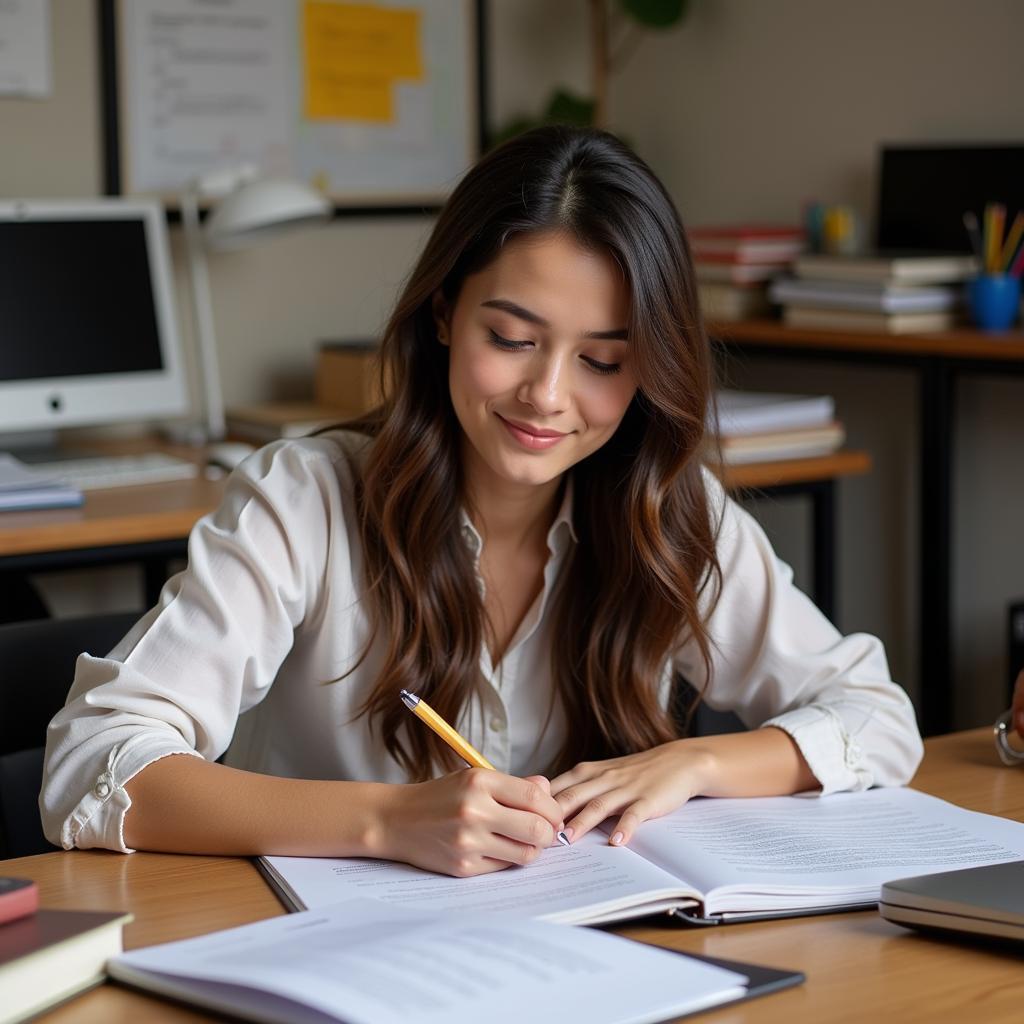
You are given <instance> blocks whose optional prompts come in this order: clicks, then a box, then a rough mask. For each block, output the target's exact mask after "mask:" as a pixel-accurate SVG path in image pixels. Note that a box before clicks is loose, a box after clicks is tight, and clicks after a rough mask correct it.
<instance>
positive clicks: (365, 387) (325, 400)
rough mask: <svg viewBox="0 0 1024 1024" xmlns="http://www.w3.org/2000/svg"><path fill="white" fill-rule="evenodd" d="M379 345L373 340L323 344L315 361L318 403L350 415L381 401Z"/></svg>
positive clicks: (326, 342) (363, 410)
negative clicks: (378, 360)
mask: <svg viewBox="0 0 1024 1024" xmlns="http://www.w3.org/2000/svg"><path fill="white" fill-rule="evenodd" d="M377 354H378V349H377V345H376V344H375V343H374V342H371V341H323V342H321V343H320V345H319V349H318V352H317V362H316V381H315V385H314V387H315V391H316V404H317V405H320V406H325V407H328V408H332V409H342V410H344V411H345V412H346V413H348V414H349V415H353V416H355V415H359V414H360V413H363V412H367V411H368V410H369V409H372V408H373V407H374V406H375V405H378V404H379V403H380V400H381V392H380V377H379V370H378V362H377Z"/></svg>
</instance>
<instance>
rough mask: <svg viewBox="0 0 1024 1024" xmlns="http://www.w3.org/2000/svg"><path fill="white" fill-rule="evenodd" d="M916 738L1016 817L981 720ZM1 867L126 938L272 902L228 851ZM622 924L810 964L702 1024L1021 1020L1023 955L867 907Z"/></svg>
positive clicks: (67, 1015)
mask: <svg viewBox="0 0 1024 1024" xmlns="http://www.w3.org/2000/svg"><path fill="white" fill-rule="evenodd" d="M926 748H927V754H926V758H925V763H924V765H923V766H922V768H921V770H920V772H919V773H918V775H917V777H916V779H915V780H914V785H915V786H916V787H917V788H918V789H921V790H924V791H925V792H928V793H933V794H935V795H936V796H942V797H945V798H946V799H949V800H952V801H953V802H955V803H959V804H962V805H964V806H967V807H971V808H974V809H976V810H980V811H987V812H989V813H993V814H1001V815H1004V816H1006V817H1010V818H1015V819H1017V820H1024V769H1011V768H1003V767H1002V766H1000V765H999V763H998V761H997V759H996V756H995V752H994V750H993V747H992V741H991V733H990V731H989V730H987V729H976V730H973V731H971V732H965V733H957V734H954V735H951V736H943V737H938V738H936V739H932V740H929V741H928V742H927V744H926ZM0 868H2V870H3V873H4V874H7V875H16V876H18V875H20V876H22V877H30V878H34V879H36V881H37V882H38V883H39V887H40V892H41V896H42V902H43V905H44V906H50V907H67V908H78V909H125V910H130V911H131V912H132V913H133V914H134V915H135V921H134V923H133V924H131V925H129V926H128V928H127V929H126V931H125V944H126V946H127V947H129V948H134V947H136V946H142V945H149V944H152V943H156V942H164V941H170V940H173V939H179V938H186V937H188V936H192V935H199V934H202V933H204V932H209V931H212V930H215V929H218V928H228V927H232V926H234V925H240V924H245V923H248V922H250V921H257V920H261V919H262V918H266V917H272V916H275V915H277V914H280V913H282V909H281V906H280V905H279V904H278V902H277V900H276V899H275V897H274V896H273V895H272V894H271V892H270V890H269V889H268V888H267V886H266V884H265V883H264V882H263V880H262V878H261V877H260V875H259V873H258V872H257V871H256V869H255V868H254V867H253V865H252V863H251V862H249V861H247V860H242V859H236V858H217V857H185V856H176V855H167V854H151V853H137V854H134V855H132V856H130V857H125V856H122V855H120V854H113V853H106V852H101V851H74V852H71V853H48V854H43V855H42V856H38V857H24V858H22V859H20V860H9V861H4V862H2V864H0ZM619 930H620V931H621V933H622V934H624V935H627V936H629V937H630V938H634V939H639V940H641V941H645V942H651V943H655V944H657V945H662V946H667V947H670V948H672V949H678V950H684V951H690V952H695V953H706V954H708V955H711V956H719V957H727V958H730V959H736V960H747V961H752V962H755V963H757V962H760V963H764V964H766V965H771V966H776V967H785V968H794V969H799V970H802V971H804V972H805V973H806V974H807V982H806V983H805V984H804V985H802V986H800V987H799V988H796V989H792V990H789V991H787V992H782V993H778V994H777V995H772V996H767V997H764V998H762V999H757V1000H754V1001H753V1002H750V1003H746V1004H743V1005H740V1006H735V1007H730V1008H728V1009H724V1010H720V1011H718V1012H714V1013H709V1014H707V1015H705V1016H702V1017H701V1018H700V1019H701V1020H707V1021H709V1022H719V1024H724V1022H728V1024H739V1022H741V1021H757V1022H761V1024H774V1022H778V1024H791V1022H792V1021H850V1022H853V1021H857V1022H860V1021H865V1020H868V1021H871V1020H876V1021H896V1020H910V1019H914V1020H928V1021H929V1022H938V1021H957V1022H960V1021H964V1020H984V1021H986V1022H992V1024H997V1022H1006V1024H1010V1022H1011V1021H1012V1022H1015V1024H1019V1022H1020V1020H1021V1019H1022V1018H1024V970H1022V969H1021V960H1020V957H1019V955H1014V954H1012V953H1009V952H1003V951H1000V950H998V949H994V948H985V947H983V946H971V945H966V944H963V945H961V944H956V943H952V942H945V941H941V940H937V939H930V938H924V937H921V936H917V935H914V934H912V933H910V932H907V931H904V930H903V929H901V928H899V927H897V926H896V925H891V924H888V923H887V922H885V921H883V920H882V919H881V918H880V917H879V916H878V915H877V914H876V913H875V912H874V911H864V912H858V913H852V914H829V915H823V916H820V917H811V918H798V919H793V920H788V921H763V922H757V923H749V924H738V925H730V926H720V927H714V928H697V929H683V928H679V927H675V926H667V925H666V926H664V927H661V926H651V925H649V924H644V925H632V926H628V927H623V928H621V929H619ZM209 1019H211V1018H209V1017H207V1016H205V1015H203V1014H201V1013H198V1012H193V1011H191V1010H188V1009H186V1008H184V1007H179V1006H174V1005H171V1004H164V1003H159V1002H157V1001H154V1000H151V999H149V998H148V997H146V996H143V995H141V994H138V993H135V992H130V991H127V990H125V989H121V988H117V987H115V986H112V985H104V986H102V987H100V988H98V989H94V990H92V991H91V992H89V993H86V994H85V995H83V996H81V997H79V998H77V999H75V1000H74V1001H73V1002H71V1003H69V1004H67V1005H66V1006H64V1007H61V1008H59V1009H57V1010H55V1011H53V1012H52V1013H50V1014H48V1015H46V1016H45V1017H43V1018H40V1020H41V1021H42V1020H45V1021H46V1022H47V1024H65V1022H72V1021H73V1022H75V1024H119V1022H123V1024H135V1022H136V1021H139V1020H147V1021H148V1020H159V1021H174V1022H178V1021H205V1020H209ZM569 1019H571V1017H570V1018H569Z"/></svg>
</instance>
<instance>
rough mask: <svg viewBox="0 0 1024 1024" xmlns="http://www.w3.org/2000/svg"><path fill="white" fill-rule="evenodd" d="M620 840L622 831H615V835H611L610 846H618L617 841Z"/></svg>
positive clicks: (619, 841)
mask: <svg viewBox="0 0 1024 1024" xmlns="http://www.w3.org/2000/svg"><path fill="white" fill-rule="evenodd" d="M621 842H622V833H621V832H616V833H615V835H613V836H612V846H618V845H619V843H621Z"/></svg>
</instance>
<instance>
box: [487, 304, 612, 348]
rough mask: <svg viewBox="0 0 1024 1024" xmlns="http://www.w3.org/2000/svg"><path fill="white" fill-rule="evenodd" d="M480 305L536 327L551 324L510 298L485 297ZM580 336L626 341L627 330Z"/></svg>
mask: <svg viewBox="0 0 1024 1024" xmlns="http://www.w3.org/2000/svg"><path fill="white" fill-rule="evenodd" d="M480 305H481V306H487V307H488V308H489V309H500V310H502V311H503V312H505V313H510V314H511V315H512V316H514V317H517V318H518V319H520V320H525V321H526V322H527V323H530V324H536V325H537V326H538V327H550V326H551V324H549V323H548V322H547V320H545V319H544V317H542V316H540V315H539V314H537V313H533V312H531V311H530V310H529V309H525V308H524V307H522V306H520V305H519V303H518V302H513V301H512V300H511V299H487V300H486V301H484V302H481V303H480ZM582 337H584V338H592V339H593V340H595V341H626V340H627V339H628V337H629V331H628V330H626V328H625V327H618V328H616V329H615V330H611V331H587V332H586V333H585V334H583V335H582Z"/></svg>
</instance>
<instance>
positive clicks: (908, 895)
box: [878, 860, 1024, 943]
mask: <svg viewBox="0 0 1024 1024" xmlns="http://www.w3.org/2000/svg"><path fill="white" fill-rule="evenodd" d="M878 910H879V912H880V913H881V915H882V917H884V918H885V919H886V920H887V921H893V922H895V923H896V924H902V925H906V926H907V927H908V928H922V929H938V930H941V931H944V932H963V933H965V934H971V935H986V936H990V937H992V938H1000V939H1015V940H1016V941H1017V942H1021V943H1024V860H1017V861H1011V862H1010V863H1008V864H989V865H986V866H985V867H980V868H966V869H964V870H962V871H944V872H942V873H941V874H937V875H924V876H918V877H914V878H900V879H898V880H896V881H893V882H886V884H885V885H883V886H882V898H881V901H880V902H879V904H878Z"/></svg>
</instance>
